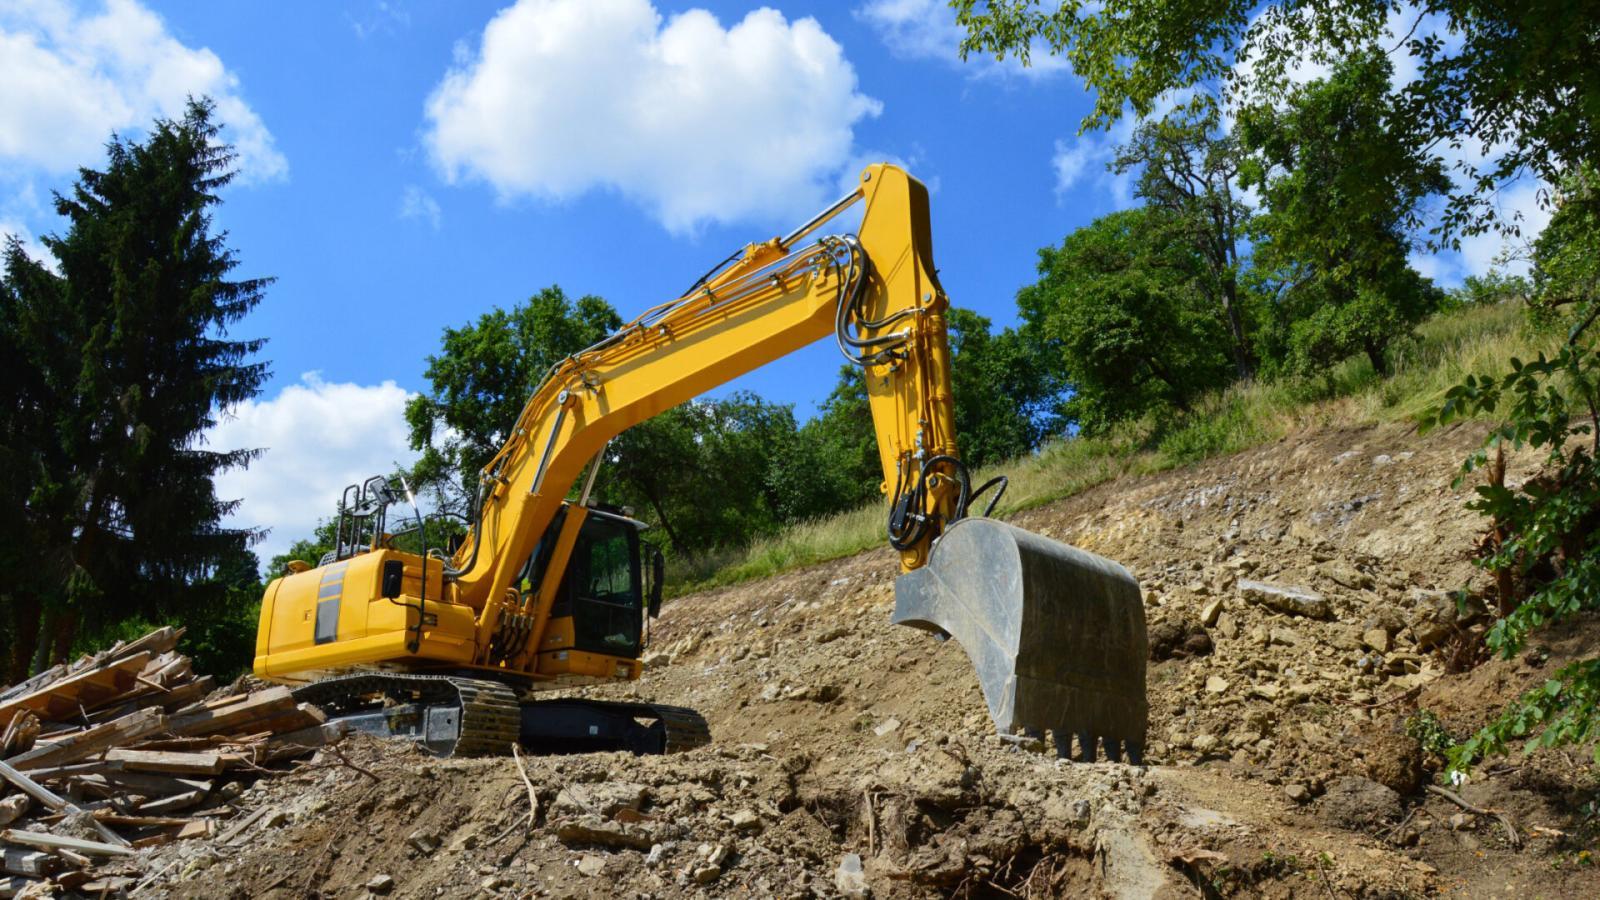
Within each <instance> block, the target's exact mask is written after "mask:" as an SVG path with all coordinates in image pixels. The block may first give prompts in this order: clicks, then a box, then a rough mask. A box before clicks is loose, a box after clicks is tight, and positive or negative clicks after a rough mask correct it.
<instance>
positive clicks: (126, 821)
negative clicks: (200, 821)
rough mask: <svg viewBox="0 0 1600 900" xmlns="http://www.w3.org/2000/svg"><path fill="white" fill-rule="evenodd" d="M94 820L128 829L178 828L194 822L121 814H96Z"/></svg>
mask: <svg viewBox="0 0 1600 900" xmlns="http://www.w3.org/2000/svg"><path fill="white" fill-rule="evenodd" d="M95 818H96V819H99V820H100V821H102V822H104V823H106V824H107V825H124V826H126V827H128V828H179V827H182V826H184V825H188V824H190V823H191V822H193V821H195V820H194V819H186V818H183V817H182V816H126V815H123V814H122V813H115V812H103V813H96V814H95Z"/></svg>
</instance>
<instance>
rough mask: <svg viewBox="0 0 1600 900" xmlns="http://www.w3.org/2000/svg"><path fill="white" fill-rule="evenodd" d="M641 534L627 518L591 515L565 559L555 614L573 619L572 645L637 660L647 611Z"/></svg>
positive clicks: (554, 609)
mask: <svg viewBox="0 0 1600 900" xmlns="http://www.w3.org/2000/svg"><path fill="white" fill-rule="evenodd" d="M640 543H641V542H640V540H639V532H638V529H636V528H635V527H634V526H633V525H631V524H629V523H628V522H627V521H626V520H622V519H617V518H613V517H610V516H605V515H595V514H592V513H591V515H589V516H588V517H587V518H586V519H584V522H583V528H582V530H581V531H579V532H578V541H577V543H576V544H575V545H573V548H572V555H571V557H569V558H568V560H567V571H566V573H565V575H564V577H563V578H562V583H561V588H560V590H559V591H557V593H556V602H555V605H554V608H552V610H551V616H552V617H555V618H559V617H561V616H567V615H570V616H571V617H572V636H573V640H572V646H573V649H576V650H582V651H586V652H589V653H604V654H606V655H608V656H622V657H627V658H630V659H634V658H637V657H638V655H639V651H640V647H641V638H642V636H643V635H642V630H643V625H644V622H643V618H644V617H643V612H644V602H643V601H644V590H643V587H644V584H643V581H644V579H643V572H642V571H641V569H642V567H641V566H640V564H639V563H640V560H639V547H640Z"/></svg>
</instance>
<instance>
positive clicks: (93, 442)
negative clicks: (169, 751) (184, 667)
mask: <svg viewBox="0 0 1600 900" xmlns="http://www.w3.org/2000/svg"><path fill="white" fill-rule="evenodd" d="M213 112H214V110H213V106H212V104H211V103H210V101H207V100H191V102H190V103H189V106H188V108H187V110H186V111H185V113H184V116H183V117H182V118H181V119H179V120H176V121H174V120H165V119H163V120H158V121H157V122H156V123H155V126H154V128H153V129H152V131H151V133H150V135H149V137H148V138H147V139H146V140H144V141H143V142H135V141H128V140H124V139H122V138H118V137H113V138H112V140H111V141H110V142H109V143H108V144H107V146H106V155H107V161H106V167H105V169H104V170H103V171H101V170H94V169H82V170H80V171H79V175H78V179H77V183H76V185H75V186H74V188H73V190H72V192H71V194H70V196H62V195H57V196H56V200H55V208H56V211H57V212H58V213H59V214H60V215H61V216H63V217H64V218H65V219H66V220H67V223H68V226H67V230H66V234H65V235H64V236H52V237H47V238H45V239H44V245H45V247H46V248H47V249H48V250H49V251H50V252H51V254H52V255H53V256H54V257H55V259H56V262H57V269H56V271H51V269H50V268H48V267H46V266H45V265H44V264H43V263H42V262H41V261H38V260H34V259H31V258H29V256H28V255H27V253H26V252H25V251H24V250H23V249H22V248H21V246H20V245H18V244H17V243H15V242H12V243H11V244H10V245H9V246H7V248H6V251H5V275H4V279H3V286H0V333H3V334H0V348H3V349H6V350H9V351H11V352H12V353H14V354H15V355H14V356H12V358H11V361H9V362H8V368H10V369H11V370H12V371H13V372H15V373H17V377H16V379H15V381H14V382H13V383H12V384H11V385H9V386H8V387H7V388H6V391H7V392H8V396H6V397H4V398H0V399H5V400H6V401H8V402H7V403H6V408H7V411H6V412H5V413H0V415H5V416H8V417H9V419H8V420H7V421H5V422H4V423H3V424H4V427H5V447H4V450H3V453H4V459H3V460H0V462H4V463H5V464H6V465H7V466H8V468H9V470H10V471H12V472H15V473H17V474H18V479H17V483H16V484H14V485H12V486H11V487H10V488H8V489H7V490H6V491H5V492H4V493H3V494H0V500H3V501H4V502H6V504H7V512H6V514H5V516H4V518H6V519H8V520H10V521H9V522H8V523H7V525H6V526H4V527H5V528H6V529H7V533H6V535H5V536H6V537H14V538H16V539H17V543H16V544H15V545H14V547H13V548H11V549H8V550H7V551H5V552H7V553H9V554H16V555H22V556H25V557H27V558H26V559H19V560H10V559H7V560H5V562H7V563H9V564H8V565H7V570H8V571H9V572H13V573H16V572H18V571H19V567H18V563H21V564H23V566H24V567H25V569H26V571H27V573H28V577H27V578H24V579H17V580H13V579H11V578H8V579H7V582H8V583H7V586H6V588H5V591H6V596H5V597H4V599H3V603H4V606H5V609H4V610H3V612H4V613H5V614H6V615H7V616H9V617H10V619H11V621H10V622H8V623H7V624H8V625H9V626H10V627H11V628H13V629H14V631H13V632H12V634H13V635H14V636H15V642H14V647H13V649H12V652H11V655H10V659H8V660H7V663H8V668H9V670H10V671H8V672H7V673H6V675H7V676H8V677H9V678H11V679H13V680H14V679H15V678H16V677H18V676H19V674H20V673H21V672H22V671H24V669H25V667H26V666H27V665H28V662H29V657H30V656H31V657H32V662H33V663H34V665H39V664H43V663H46V662H48V661H50V660H53V659H60V658H62V657H64V656H65V655H66V653H67V652H68V650H69V648H70V646H71V643H72V640H73V639H74V637H75V636H76V635H78V634H79V633H80V632H81V631H83V630H85V629H87V630H90V631H93V630H98V629H105V628H108V627H110V626H112V625H114V624H115V623H116V622H118V621H122V620H125V619H129V618H133V617H136V616H140V617H144V618H147V619H150V620H158V619H159V620H171V619H173V618H175V617H178V618H181V617H182V616H183V615H185V614H187V613H190V612H193V611H196V610H205V609H207V608H208V606H214V605H215V604H219V603H222V602H224V601H225V600H226V599H227V596H228V590H227V587H226V585H225V584H224V583H223V582H222V581H221V580H219V579H218V578H216V577H215V575H216V573H217V569H218V567H219V566H224V565H226V564H227V563H229V562H230V561H232V560H236V559H237V558H239V554H240V553H242V552H243V551H244V550H245V548H246V547H247V546H248V544H249V543H250V542H251V540H252V538H253V537H254V534H253V533H252V532H250V531H248V530H243V529H236V528H225V527H223V526H222V525H221V520H222V518H223V517H224V516H226V515H227V514H228V513H229V512H230V511H231V510H232V509H233V508H234V506H235V505H236V504H237V501H230V500H221V499H219V498H218V497H217V496H216V493H215V490H214V488H213V485H212V478H213V477H214V476H215V475H216V474H217V473H219V472H222V471H224V470H226V469H229V468H233V467H236V466H243V465H246V464H247V463H248V462H249V461H250V459H251V458H253V457H254V455H255V454H256V453H257V452H258V451H255V450H240V449H234V450H213V449H210V448H208V447H206V446H205V445H204V434H205V432H206V430H207V429H208V428H209V427H210V426H212V425H213V424H215V422H216V418H217V416H218V415H219V412H220V411H221V410H223V409H226V408H227V407H229V406H231V405H233V404H236V403H238V402H239V401H241V400H244V399H247V398H249V397H252V396H254V395H255V394H256V393H257V392H258V391H259V389H260V386H261V383H262V380H263V379H264V378H265V377H266V366H265V364H264V363H260V362H255V361H252V360H253V356H254V355H255V353H256V352H257V351H258V350H259V349H260V347H261V345H262V343H263V341H260V340H233V339H230V338H229V337H228V328H229V326H230V325H232V324H234V323H236V322H237V321H238V320H239V319H240V318H241V317H243V316H244V315H245V314H246V313H247V312H249V311H250V310H251V309H252V308H254V307H255V305H256V304H257V303H259V302H260V300H261V298H262V295H263V291H264V289H265V288H266V286H267V285H268V284H269V283H270V279H244V280H237V281H235V280H229V277H228V276H229V275H230V274H231V273H232V272H233V270H234V269H236V268H237V267H238V265H239V261H238V258H237V256H236V255H235V254H234V252H233V251H232V250H231V249H229V247H228V246H227V233H226V232H214V231H213V228H212V218H211V211H212V208H213V207H214V206H216V205H217V204H218V203H219V202H220V200H219V197H218V191H219V190H220V189H221V188H222V187H223V186H225V185H226V184H227V183H228V182H229V181H230V180H231V179H232V177H233V172H232V170H231V164H232V161H233V154H232V151H231V149H230V148H229V147H228V146H227V145H225V144H223V143H221V142H220V141H219V139H218V125H217V123H216V122H215V121H214V120H213ZM11 392H14V393H15V396H10V395H9V393H11ZM30 650H33V652H31V653H30V652H29V651H30Z"/></svg>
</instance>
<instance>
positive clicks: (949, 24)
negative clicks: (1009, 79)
mask: <svg viewBox="0 0 1600 900" xmlns="http://www.w3.org/2000/svg"><path fill="white" fill-rule="evenodd" d="M855 15H856V18H857V19H860V20H861V21H863V22H865V23H867V24H868V25H869V26H871V27H872V29H873V30H874V31H876V32H877V33H878V37H879V38H880V39H881V40H882V41H883V43H884V46H886V47H888V48H889V52H890V53H892V54H894V56H896V57H897V58H899V59H930V60H934V61H936V62H943V63H945V64H947V65H951V66H963V65H964V66H965V68H966V71H968V72H969V73H971V74H972V75H973V76H975V77H982V76H992V75H1022V76H1026V77H1029V78H1040V77H1048V76H1051V75H1055V74H1058V73H1061V72H1065V71H1068V70H1069V69H1070V66H1069V65H1068V63H1067V61H1066V60H1064V59H1062V58H1060V57H1058V56H1055V55H1053V54H1051V53H1050V52H1049V49H1048V48H1046V47H1042V46H1035V47H1033V48H1031V52H1030V53H1029V57H1030V59H1029V65H1027V66H1024V65H1022V64H1021V63H1020V62H1018V61H1017V60H1016V58H1015V57H1007V58H1006V59H1005V60H1004V61H1003V62H996V61H995V60H993V59H991V58H988V57H985V56H983V55H982V54H974V55H972V56H970V57H969V58H968V59H967V60H966V61H965V63H963V61H962V59H961V39H962V37H963V36H964V32H963V31H962V28H961V26H960V25H958V24H957V23H956V13H955V10H953V9H951V8H950V4H949V2H948V0H871V2H868V3H864V4H862V5H861V6H860V7H858V8H857V9H856V11H855Z"/></svg>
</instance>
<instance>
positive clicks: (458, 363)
mask: <svg viewBox="0 0 1600 900" xmlns="http://www.w3.org/2000/svg"><path fill="white" fill-rule="evenodd" d="M621 325H622V319H621V317H619V316H618V315H617V311H616V310H615V309H612V308H611V305H610V304H609V303H607V302H606V301H604V300H602V299H600V298H599V297H594V296H586V297H582V298H579V300H578V302H577V303H576V304H574V303H572V302H571V301H570V300H568V299H567V295H566V294H565V293H563V292H562V290H561V288H559V287H555V286H551V287H548V288H545V289H544V290H542V291H540V292H539V293H537V294H534V295H533V296H532V297H530V298H528V301H527V302H526V303H523V304H519V305H518V306H516V307H514V308H512V309H511V310H509V311H508V310H504V309H498V308H497V309H494V310H491V311H490V312H487V313H484V314H483V315H481V316H479V317H478V320H477V321H476V322H474V323H472V324H470V325H466V326H463V327H461V328H446V329H445V331H444V338H443V341H442V342H441V346H440V350H439V353H438V354H435V355H433V356H430V357H428V368H427V371H426V372H425V373H424V374H425V375H426V376H427V379H428V381H429V383H430V385H431V389H430V390H429V392H428V393H426V394H422V395H419V396H417V397H415V398H413V399H412V400H411V401H410V402H409V403H407V404H406V423H407V424H408V425H409V426H410V429H411V446H412V448H413V449H415V450H420V451H422V456H421V458H420V459H419V460H418V462H417V464H416V465H415V466H414V467H413V470H412V472H413V476H414V479H415V481H416V483H417V484H418V485H419V486H441V487H442V486H445V485H450V486H452V487H456V486H458V487H459V494H457V495H456V496H455V498H454V500H453V501H452V502H449V503H447V504H446V505H447V507H448V508H449V510H450V511H451V512H454V513H457V514H461V515H466V514H468V513H469V512H471V511H470V510H469V509H468V508H467V507H468V506H469V505H470V501H471V499H472V498H473V496H474V495H475V493H476V491H477V485H478V472H479V470H481V469H482V468H483V467H484V465H486V464H487V463H488V462H489V460H490V459H491V458H492V457H493V456H494V454H495V453H496V452H498V451H499V449H500V447H501V445H502V444H503V443H504V442H505V438H506V429H508V428H510V427H511V426H512V425H513V424H514V423H515V422H516V421H517V416H518V415H519V414H520V413H521V412H522V407H523V405H524V404H526V403H527V402H528V397H529V396H530V395H531V394H532V393H533V390H534V388H536V387H537V386H538V385H539V383H540V382H541V381H543V380H544V377H545V374H546V373H547V372H548V371H549V370H550V368H551V367H552V366H554V365H555V364H556V363H558V362H560V361H561V360H563V359H565V358H566V357H568V356H570V355H571V354H573V353H576V352H577V351H579V350H582V349H583V348H585V347H588V346H589V345H590V344H593V343H595V342H596V341H598V340H600V339H601V338H603V337H605V336H606V335H607V334H610V333H611V332H612V331H615V330H616V329H617V328H619V327H621Z"/></svg>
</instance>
